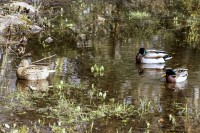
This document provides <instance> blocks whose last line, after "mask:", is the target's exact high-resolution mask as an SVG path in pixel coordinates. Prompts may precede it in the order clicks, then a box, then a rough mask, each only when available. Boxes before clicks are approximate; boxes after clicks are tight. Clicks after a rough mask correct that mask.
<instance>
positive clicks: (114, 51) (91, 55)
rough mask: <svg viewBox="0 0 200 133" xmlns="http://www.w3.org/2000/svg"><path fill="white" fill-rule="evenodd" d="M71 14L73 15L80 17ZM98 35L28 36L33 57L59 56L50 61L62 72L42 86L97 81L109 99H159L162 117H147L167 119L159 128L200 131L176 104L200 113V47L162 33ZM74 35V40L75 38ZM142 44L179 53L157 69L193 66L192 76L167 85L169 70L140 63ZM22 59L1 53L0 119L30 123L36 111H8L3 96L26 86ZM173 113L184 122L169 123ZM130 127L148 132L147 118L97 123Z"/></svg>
mask: <svg viewBox="0 0 200 133" xmlns="http://www.w3.org/2000/svg"><path fill="white" fill-rule="evenodd" d="M71 17H72V18H73V17H74V16H71ZM79 17H81V15H80V16H79ZM81 22H82V21H80V22H78V23H81ZM123 24H124V25H125V24H127V23H122V24H121V25H123ZM77 25H78V24H77ZM80 25H82V24H80ZM101 26H102V25H100V26H99V27H101ZM101 28H102V27H101ZM81 30H82V31H81ZM81 32H82V33H81ZM97 33H98V34H97V35H93V34H92V35H91V36H89V39H87V40H84V38H82V39H83V40H81V39H80V38H79V39H80V40H79V39H77V38H78V37H77V36H76V37H75V39H73V36H72V35H69V33H62V34H60V35H58V34H57V32H56V33H55V32H51V36H52V37H53V38H54V42H53V43H50V44H47V46H46V47H45V48H44V46H43V44H42V43H41V41H40V40H39V41H38V35H34V36H31V37H30V38H29V40H28V46H27V52H31V53H32V57H31V58H30V59H31V60H32V61H36V60H39V59H41V58H44V57H48V56H50V55H54V54H57V55H56V56H55V57H53V58H51V59H50V60H48V61H46V62H48V63H49V62H51V66H52V68H55V70H56V72H55V74H53V75H51V77H50V78H49V79H48V82H46V81H45V82H42V83H39V82H38V83H37V84H38V86H42V89H44V90H45V87H47V86H50V85H55V84H56V83H59V82H60V81H61V80H62V81H64V82H70V83H76V84H80V83H82V82H85V83H87V84H88V85H89V86H90V87H91V85H92V84H94V85H95V86H96V87H98V88H101V89H102V91H106V92H107V97H109V98H115V99H116V100H118V101H121V102H122V101H123V102H127V103H128V104H131V105H136V104H138V103H139V102H140V99H145V100H147V101H156V106H157V107H158V112H157V115H156V116H155V115H151V114H150V115H149V116H145V117H147V119H148V122H149V123H151V124H152V125H154V123H158V121H159V120H161V119H163V121H164V122H163V123H162V122H161V124H160V127H155V130H157V131H158V132H159V131H160V132H161V131H164V132H165V131H178V132H181V131H182V132H187V131H190V130H191V131H198V130H199V128H198V122H194V121H192V120H193V119H192V120H191V121H189V120H188V121H187V120H185V115H179V113H178V111H177V109H176V108H175V107H174V102H176V103H177V104H181V106H183V107H185V105H186V104H187V106H188V107H190V108H191V109H194V108H196V111H197V112H199V109H200V108H199V102H200V99H199V91H200V90H199V89H200V82H199V81H200V63H199V59H200V50H199V49H197V48H196V47H193V46H191V45H188V44H185V43H182V42H176V41H175V40H176V38H173V37H170V36H169V37H168V36H167V37H165V36H164V35H159V34H156V33H155V34H153V35H151V36H149V37H148V38H145V39H138V38H135V37H133V36H129V35H128V36H123V35H120V34H116V36H115V37H113V36H111V35H107V36H101V35H99V34H100V31H98V32H97ZM119 33H120V32H119ZM41 34H42V33H41ZM78 34H79V35H78V36H79V37H80V36H84V35H85V31H84V29H81V28H80V32H78ZM129 34H131V33H129ZM46 37H47V35H44V36H43V37H42V38H41V40H44V39H45V38H46ZM70 37H71V38H72V39H69V38H70ZM113 44H114V45H113ZM140 47H145V48H148V49H162V50H165V51H167V52H168V53H169V54H171V55H172V56H173V58H172V60H169V61H167V62H166V63H165V64H159V65H157V66H156V67H165V68H180V67H183V68H187V69H188V70H189V71H188V72H189V76H188V80H187V81H186V82H183V83H180V84H169V83H165V79H164V78H163V77H162V75H163V73H164V70H163V69H147V68H146V67H154V66H146V65H140V64H136V63H135V62H136V61H135V55H136V53H137V52H138V49H139V48H140ZM6 56H7V57H6ZM5 58H7V61H8V65H7V66H6V67H3V62H4V61H5V60H6V59H5ZM19 61H20V59H18V58H16V57H15V56H13V55H5V54H1V60H0V63H1V70H0V71H1V75H2V76H1V78H0V85H1V90H0V96H1V99H2V100H1V101H0V110H1V114H0V123H12V122H13V121H16V122H19V123H30V121H31V120H32V121H35V120H38V118H40V117H41V116H40V115H39V114H37V113H32V112H31V111H30V112H28V113H27V115H23V116H21V115H18V114H15V111H14V110H13V112H4V111H3V110H4V107H5V105H6V102H7V101H6V100H4V99H3V97H6V96H7V95H9V94H11V93H12V92H17V91H19V90H20V89H22V90H23V89H24V88H23V83H20V82H18V81H17V78H16V75H15V72H16V66H17V65H18V63H19ZM44 62H45V61H44ZM95 63H96V64H98V65H103V66H104V68H105V72H104V75H103V76H96V77H95V76H94V75H93V74H92V73H91V71H90V68H91V67H92V66H93V65H94V64H95ZM47 88H48V87H47ZM11 101H12V100H11ZM41 103H42V101H41ZM188 112H191V113H195V111H194V110H188ZM170 114H172V115H174V116H177V121H179V123H178V125H177V126H176V128H175V129H174V127H173V126H172V125H173V124H171V122H170V121H169V118H168V116H169V115H170ZM197 115H199V114H197ZM190 122H191V123H190ZM79 126H80V127H82V128H80V129H79V128H78V127H77V130H78V131H79V132H84V128H85V127H89V126H90V125H87V123H85V125H84V124H83V125H79ZM130 129H132V131H135V132H144V131H146V130H147V129H146V121H145V119H143V118H141V119H134V117H133V118H130V121H129V122H128V123H123V122H121V121H120V120H116V119H115V118H103V119H99V120H96V121H95V123H94V129H93V131H94V132H98V133H100V132H110V133H114V132H123V131H125V132H128V131H129V130H130Z"/></svg>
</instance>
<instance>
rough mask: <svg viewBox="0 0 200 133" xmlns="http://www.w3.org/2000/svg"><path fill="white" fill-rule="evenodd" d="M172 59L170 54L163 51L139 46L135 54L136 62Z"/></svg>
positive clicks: (156, 61) (159, 61)
mask: <svg viewBox="0 0 200 133" xmlns="http://www.w3.org/2000/svg"><path fill="white" fill-rule="evenodd" d="M170 59H172V56H170V55H168V54H167V53H166V52H165V51H162V50H154V49H149V50H146V49H145V48H140V49H139V52H138V53H137V55H136V62H137V63H144V64H148V63H165V62H166V61H167V60H170Z"/></svg>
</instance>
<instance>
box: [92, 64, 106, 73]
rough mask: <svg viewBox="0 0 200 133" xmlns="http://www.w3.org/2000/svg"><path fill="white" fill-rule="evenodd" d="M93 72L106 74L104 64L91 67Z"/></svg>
mask: <svg viewBox="0 0 200 133" xmlns="http://www.w3.org/2000/svg"><path fill="white" fill-rule="evenodd" d="M91 72H92V73H93V74H94V76H97V75H99V76H103V75H104V66H103V65H101V66H98V65H97V64H94V65H93V66H92V67H91Z"/></svg>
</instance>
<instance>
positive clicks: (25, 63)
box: [19, 59, 30, 67]
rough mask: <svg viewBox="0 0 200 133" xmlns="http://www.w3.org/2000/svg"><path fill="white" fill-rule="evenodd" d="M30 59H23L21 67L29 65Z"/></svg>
mask: <svg viewBox="0 0 200 133" xmlns="http://www.w3.org/2000/svg"><path fill="white" fill-rule="evenodd" d="M29 65H30V64H29V61H28V60H27V59H22V60H21V62H20V63H19V67H29Z"/></svg>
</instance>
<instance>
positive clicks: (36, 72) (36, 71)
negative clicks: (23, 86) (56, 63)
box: [16, 59, 55, 80]
mask: <svg viewBox="0 0 200 133" xmlns="http://www.w3.org/2000/svg"><path fill="white" fill-rule="evenodd" d="M52 72H55V71H54V70H50V69H49V67H48V66H41V65H30V63H29V60H28V59H22V60H21V62H20V64H19V66H18V68H17V72H16V75H17V78H18V79H22V80H43V79H47V77H48V76H49V74H50V73H52Z"/></svg>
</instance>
